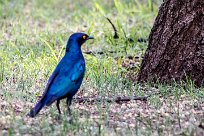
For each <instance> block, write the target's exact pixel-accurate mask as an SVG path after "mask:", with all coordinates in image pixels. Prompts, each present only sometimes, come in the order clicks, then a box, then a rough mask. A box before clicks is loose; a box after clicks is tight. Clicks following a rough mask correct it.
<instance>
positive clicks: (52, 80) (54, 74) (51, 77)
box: [41, 62, 62, 99]
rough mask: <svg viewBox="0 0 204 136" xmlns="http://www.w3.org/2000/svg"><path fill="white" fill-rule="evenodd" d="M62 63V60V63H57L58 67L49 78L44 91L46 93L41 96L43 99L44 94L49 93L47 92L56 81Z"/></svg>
mask: <svg viewBox="0 0 204 136" xmlns="http://www.w3.org/2000/svg"><path fill="white" fill-rule="evenodd" d="M61 63H62V62H60V63H59V64H58V65H57V67H56V68H55V70H54V71H53V73H52V75H51V76H50V77H49V80H48V82H47V85H46V87H45V91H44V93H43V95H42V97H41V98H42V99H43V98H44V96H45V95H46V94H47V92H48V90H49V88H50V86H51V85H52V83H53V82H54V80H55V78H56V77H57V75H58V74H59V72H60V65H61Z"/></svg>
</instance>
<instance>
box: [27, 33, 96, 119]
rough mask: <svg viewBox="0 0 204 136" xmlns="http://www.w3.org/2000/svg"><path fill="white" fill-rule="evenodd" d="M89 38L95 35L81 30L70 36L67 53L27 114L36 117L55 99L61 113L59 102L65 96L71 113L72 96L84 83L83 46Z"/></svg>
mask: <svg viewBox="0 0 204 136" xmlns="http://www.w3.org/2000/svg"><path fill="white" fill-rule="evenodd" d="M89 39H94V37H93V36H88V35H87V34H85V33H81V32H77V33H74V34H72V35H71V36H70V37H69V39H68V41H67V45H66V51H65V55H64V56H63V58H62V59H61V60H60V62H59V63H58V65H57V66H56V68H55V70H54V71H53V73H52V75H51V76H50V77H49V80H48V82H47V85H46V87H45V90H44V93H43V94H42V97H41V98H40V100H39V101H38V102H37V104H36V105H35V106H34V107H33V108H32V109H31V110H30V112H29V113H28V114H27V115H28V116H29V117H35V116H36V115H37V114H38V113H39V112H40V110H41V109H42V108H43V107H44V106H50V105H51V104H52V103H53V102H55V101H56V107H57V110H58V112H59V114H61V110H60V106H59V104H60V101H61V100H62V99H65V98H66V99H67V100H66V103H67V108H68V112H69V114H71V110H70V105H71V102H72V98H73V96H74V95H75V94H76V93H77V91H78V90H79V88H80V86H81V84H82V80H83V77H84V73H85V69H86V67H85V59H84V56H83V54H82V51H81V46H82V44H83V43H85V42H86V41H87V40H89Z"/></svg>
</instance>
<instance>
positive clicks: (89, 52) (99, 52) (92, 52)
mask: <svg viewBox="0 0 204 136" xmlns="http://www.w3.org/2000/svg"><path fill="white" fill-rule="evenodd" d="M83 53H85V54H89V55H95V54H99V55H103V54H105V53H116V51H105V52H103V51H98V52H95V51H86V52H83Z"/></svg>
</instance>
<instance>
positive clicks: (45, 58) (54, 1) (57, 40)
mask: <svg viewBox="0 0 204 136" xmlns="http://www.w3.org/2000/svg"><path fill="white" fill-rule="evenodd" d="M160 3H161V2H160V1H156V2H153V3H152V1H151V0H113V1H108V0H104V1H103V2H102V1H100V0H89V1H87V0H86V1H85V0H78V1H77V2H74V1H71V0H68V1H63V0H44V1H41V0H31V1H26V0H18V1H14V0H0V26H1V29H0V135H17V134H19V135H24V134H31V135H45V134H46V135H169V134H175V135H178V134H181V135H201V134H203V133H204V132H203V130H202V129H201V128H199V127H198V125H199V124H200V123H201V124H203V123H204V121H203V120H204V112H203V111H204V109H203V107H204V90H203V88H195V87H194V85H193V83H192V82H191V81H190V80H189V81H188V82H187V83H180V84H178V83H177V84H176V83H175V84H172V85H164V84H160V83H157V84H149V83H146V84H135V83H134V82H133V81H132V80H131V78H132V77H131V76H132V75H136V74H137V73H138V71H139V66H140V63H141V60H142V56H143V55H144V52H145V49H146V48H147V43H138V42H137V39H138V38H148V35H149V33H150V31H151V27H152V25H153V22H154V19H155V17H156V15H157V12H158V7H159V5H160ZM105 16H107V17H109V18H110V19H111V20H112V21H113V23H114V24H115V25H116V27H117V29H118V33H119V36H120V38H119V39H117V40H114V39H113V30H112V27H111V25H110V24H109V23H108V21H107V20H106V19H105ZM77 31H82V32H86V33H88V34H90V35H93V36H94V37H95V40H94V41H88V42H87V43H86V44H85V45H83V47H82V50H83V51H103V52H106V54H104V55H95V56H91V55H85V58H86V63H87V71H86V76H85V78H84V82H83V85H82V86H81V88H80V91H79V93H78V94H77V97H87V96H90V97H98V96H100V97H116V96H144V95H147V94H154V95H152V96H151V97H150V98H149V99H148V101H147V102H142V101H130V102H125V103H121V104H117V103H114V102H113V103H107V102H95V103H81V104H79V103H76V102H73V104H72V107H71V108H72V113H73V122H72V123H70V117H68V114H67V113H66V104H65V103H64V102H63V103H62V105H61V107H62V109H63V115H62V116H59V115H58V112H57V109H56V107H55V104H53V105H52V106H50V107H48V108H45V109H44V110H42V111H41V112H40V114H39V116H37V117H36V118H34V119H31V118H28V117H26V113H27V112H28V111H29V110H30V108H31V107H32V106H33V105H34V104H35V103H36V101H37V100H38V99H39V96H40V95H41V94H42V92H43V89H44V87H45V85H46V82H47V79H48V77H49V75H50V74H51V73H52V71H53V69H54V68H55V66H56V65H57V63H58V61H59V60H60V58H61V57H62V56H63V54H64V51H65V50H64V48H65V44H66V41H67V38H68V37H69V35H70V34H72V33H74V32H77ZM128 38H132V39H133V40H134V42H128V40H127V39H128ZM108 51H116V53H114V54H110V53H108ZM127 56H138V57H139V59H136V60H128V59H127ZM131 61H133V62H131ZM132 63H134V65H133V67H134V68H133V70H130V69H129V66H131V65H132ZM124 65H125V66H128V67H124ZM133 78H134V76H133Z"/></svg>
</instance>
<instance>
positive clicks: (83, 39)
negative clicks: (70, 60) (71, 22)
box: [69, 33, 94, 46]
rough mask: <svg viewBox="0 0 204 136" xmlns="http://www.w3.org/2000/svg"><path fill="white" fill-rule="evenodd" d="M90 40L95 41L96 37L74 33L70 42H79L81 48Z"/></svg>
mask: <svg viewBox="0 0 204 136" xmlns="http://www.w3.org/2000/svg"><path fill="white" fill-rule="evenodd" d="M89 39H94V37H93V36H88V35H87V34H85V33H74V34H72V35H71V36H70V37H69V40H73V41H75V42H77V43H78V45H79V46H81V45H82V44H83V43H85V42H86V41H87V40H89Z"/></svg>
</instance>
